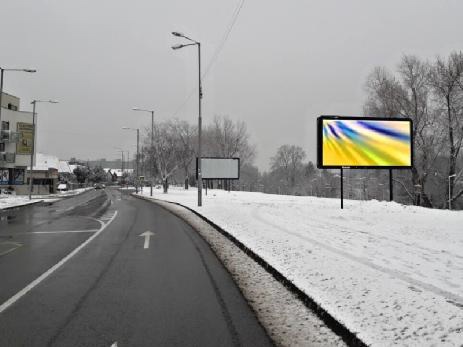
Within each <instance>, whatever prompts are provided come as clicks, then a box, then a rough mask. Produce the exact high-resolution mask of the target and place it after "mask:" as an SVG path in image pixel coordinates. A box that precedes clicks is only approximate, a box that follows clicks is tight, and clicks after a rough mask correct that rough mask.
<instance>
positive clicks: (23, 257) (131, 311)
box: [0, 189, 272, 347]
mask: <svg viewBox="0 0 463 347" xmlns="http://www.w3.org/2000/svg"><path fill="white" fill-rule="evenodd" d="M102 206H108V207H107V208H102ZM89 238H90V239H89ZM2 242H3V243H5V242H9V243H10V246H3V248H0V254H2V253H1V249H4V253H5V249H6V248H7V247H10V249H11V250H10V251H8V252H6V253H5V254H3V255H0V278H1V279H2V282H1V283H2V284H1V286H0V305H1V306H0V332H1V334H0V346H115V345H116V343H117V346H118V347H121V346H270V345H272V343H271V341H270V340H269V338H268V336H267V335H266V333H265V331H264V330H263V328H262V327H261V326H260V324H259V323H258V321H257V319H256V318H255V316H254V314H253V312H252V311H251V309H250V308H249V306H248V304H247V303H246V301H245V300H244V298H243V297H242V295H241V293H240V292H239V290H238V288H237V287H236V285H235V283H234V282H233V280H232V278H231V276H230V275H229V274H228V272H227V271H226V270H225V269H224V267H223V266H222V264H221V263H220V262H219V261H218V260H217V258H216V257H215V255H214V254H213V252H212V251H211V250H210V248H209V246H208V245H207V244H206V243H205V242H204V241H203V240H202V239H201V238H200V237H199V236H198V234H197V233H196V232H195V231H194V230H193V229H192V228H191V227H190V226H189V225H187V224H186V223H185V222H183V221H182V220H180V219H179V218H177V217H175V216H174V215H172V214H171V213H169V212H167V211H165V210H163V209H162V208H160V207H158V206H157V205H155V204H152V203H150V202H146V201H144V200H140V199H137V198H133V197H130V196H127V195H126V196H124V197H123V198H122V199H121V195H120V193H119V192H117V191H115V190H110V189H106V191H104V190H100V191H93V192H91V193H87V194H84V195H83V196H80V197H77V198H74V200H71V199H69V200H65V201H62V202H59V203H57V204H54V205H52V206H48V207H43V206H40V207H30V209H28V210H27V211H26V210H24V212H21V213H20V214H18V215H17V216H15V217H14V218H10V219H9V220H8V223H5V222H4V223H3V224H0V244H1V243H2ZM84 242H86V245H85V246H83V247H82V244H83V243H84ZM15 244H17V246H16V247H15V246H14V245H15ZM76 247H81V249H80V251H79V252H77V253H76V254H75V255H74V256H73V257H71V258H69V259H67V261H65V262H64V263H63V264H62V265H61V266H59V267H56V266H55V268H53V266H54V265H55V264H57V263H59V262H60V261H61V260H62V259H63V258H65V257H66V256H67V255H68V254H69V253H71V252H72V251H73V250H74V249H75V248H76ZM65 260H66V258H65ZM49 269H52V271H51V272H50V270H49ZM53 269H54V270H53ZM47 270H49V272H50V273H49V275H48V276H47V277H45V278H43V279H42V280H41V281H39V282H38V283H36V286H34V287H33V288H32V289H31V290H30V291H24V290H23V291H21V290H22V289H23V288H24V287H26V286H27V285H28V284H30V283H31V282H32V281H34V279H36V278H37V277H39V276H40V275H41V274H43V273H44V272H46V271H47ZM26 288H27V287H26ZM15 295H16V296H15ZM12 297H13V299H14V300H13V301H12V300H11V298H12ZM8 299H10V301H8Z"/></svg>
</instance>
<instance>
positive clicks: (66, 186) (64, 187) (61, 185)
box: [56, 183, 69, 192]
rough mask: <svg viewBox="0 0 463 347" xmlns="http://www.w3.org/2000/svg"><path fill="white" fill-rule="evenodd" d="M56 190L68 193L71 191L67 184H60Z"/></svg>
mask: <svg viewBox="0 0 463 347" xmlns="http://www.w3.org/2000/svg"><path fill="white" fill-rule="evenodd" d="M56 190H57V191H58V192H67V191H68V190H69V189H68V185H67V184H66V183H60V184H58V187H57V188H56Z"/></svg>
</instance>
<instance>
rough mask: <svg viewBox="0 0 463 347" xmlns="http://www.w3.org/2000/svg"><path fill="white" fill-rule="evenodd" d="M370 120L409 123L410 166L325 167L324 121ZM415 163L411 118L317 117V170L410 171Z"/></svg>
mask: <svg viewBox="0 0 463 347" xmlns="http://www.w3.org/2000/svg"><path fill="white" fill-rule="evenodd" d="M326 119H328V120H367V121H368V120H370V121H388V120H390V121H400V122H409V124H410V166H385V165H384V166H380V165H371V166H359V165H355V166H351V165H323V131H322V127H323V120H326ZM413 163H414V145H413V121H412V119H411V118H407V117H403V118H399V117H393V118H382V117H362V116H359V117H355V116H339V115H321V116H319V117H317V168H319V169H369V170H378V169H379V170H383V169H390V170H392V169H394V170H410V169H412V168H413Z"/></svg>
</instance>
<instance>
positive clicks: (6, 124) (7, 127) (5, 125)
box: [2, 121, 10, 130]
mask: <svg viewBox="0 0 463 347" xmlns="http://www.w3.org/2000/svg"><path fill="white" fill-rule="evenodd" d="M2 130H10V122H7V121H2Z"/></svg>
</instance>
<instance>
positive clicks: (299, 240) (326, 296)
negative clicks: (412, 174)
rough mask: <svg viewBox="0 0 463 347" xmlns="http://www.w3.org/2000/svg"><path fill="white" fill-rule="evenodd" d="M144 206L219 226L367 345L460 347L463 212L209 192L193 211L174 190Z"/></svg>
mask: <svg viewBox="0 0 463 347" xmlns="http://www.w3.org/2000/svg"><path fill="white" fill-rule="evenodd" d="M143 195H145V196H149V189H145V190H144V192H143ZM154 198H156V199H162V200H166V201H174V202H178V203H181V204H183V205H186V206H188V207H190V208H192V209H194V210H196V211H198V212H200V213H201V214H203V215H204V216H206V217H207V218H209V219H210V220H212V221H213V222H214V223H216V224H218V225H220V226H221V227H222V228H223V229H225V230H227V231H228V232H229V233H231V234H232V235H234V236H235V237H236V238H238V239H239V240H240V241H241V242H243V243H244V244H245V245H246V246H248V247H249V248H251V249H253V250H254V252H256V253H257V254H259V255H260V256H261V257H262V258H264V259H265V260H266V261H267V262H268V263H270V264H271V265H272V266H273V267H275V268H276V269H277V270H278V271H280V272H281V273H283V274H284V275H285V276H286V277H287V278H288V279H290V280H291V281H293V282H294V283H295V284H296V285H297V286H298V287H299V288H300V289H302V290H303V291H304V292H305V293H306V294H308V295H309V296H311V297H312V298H314V299H315V301H317V302H318V303H319V304H321V305H322V306H323V307H324V308H325V309H326V310H327V311H328V312H330V313H331V315H333V316H334V317H335V318H337V319H338V320H339V321H341V322H342V323H343V324H345V325H346V326H347V327H348V328H349V329H350V330H351V331H353V332H356V333H357V334H358V336H359V337H360V338H361V339H362V340H363V341H364V342H366V343H367V344H371V345H375V346H391V345H401V346H404V345H410V346H428V345H436V346H445V345H449V346H460V345H461V344H462V341H463V254H462V253H461V250H462V249H463V212H459V211H442V210H431V209H425V208H420V207H413V206H403V205H400V204H396V203H389V202H378V201H368V202H366V201H351V200H347V201H345V204H344V208H345V209H344V210H341V209H340V206H339V200H336V199H323V198H315V197H294V196H281V195H271V194H263V193H248V192H230V193H228V192H225V191H219V190H209V191H208V195H207V196H203V206H202V207H197V206H196V204H197V191H196V190H195V189H190V190H189V191H185V190H183V189H179V188H172V189H170V190H169V193H168V194H163V193H162V192H161V191H160V190H155V193H154Z"/></svg>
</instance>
